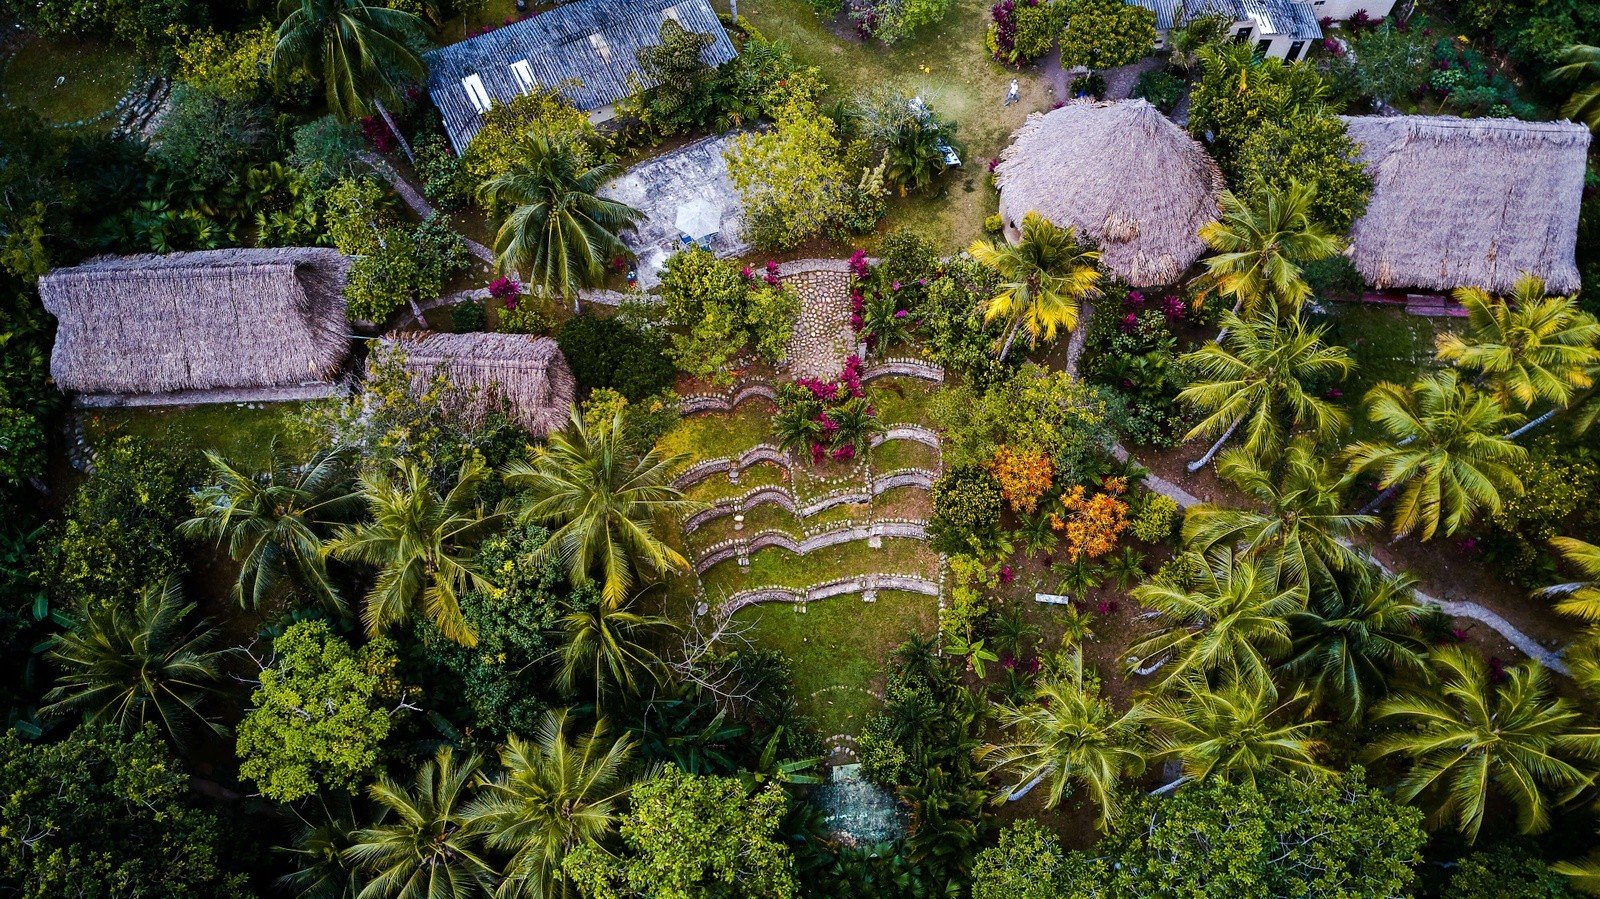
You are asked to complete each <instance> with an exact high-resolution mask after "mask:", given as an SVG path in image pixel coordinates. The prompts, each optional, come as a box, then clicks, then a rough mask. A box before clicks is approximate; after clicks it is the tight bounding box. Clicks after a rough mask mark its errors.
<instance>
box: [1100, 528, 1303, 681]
mask: <svg viewBox="0 0 1600 899" xmlns="http://www.w3.org/2000/svg"><path fill="white" fill-rule="evenodd" d="M1209 561H1210V565H1209V566H1208V567H1207V568H1206V570H1205V572H1204V573H1203V574H1201V575H1200V577H1199V579H1198V582H1197V583H1196V584H1195V585H1194V586H1193V587H1192V588H1185V587H1179V586H1174V585H1172V584H1170V583H1166V582H1164V581H1160V580H1155V581H1151V582H1149V583H1147V584H1141V585H1140V586H1138V587H1135V588H1134V590H1133V594H1132V596H1133V598H1134V600H1135V601H1136V602H1138V603H1139V604H1140V605H1142V606H1145V607H1146V608H1149V609H1151V610H1153V611H1156V612H1160V613H1161V615H1162V617H1163V619H1164V623H1163V624H1162V626H1161V627H1160V628H1158V629H1157V630H1156V631H1155V632H1154V633H1152V634H1150V635H1149V636H1147V637H1145V638H1144V639H1142V640H1140V641H1139V642H1138V643H1136V644H1134V645H1133V646H1132V647H1130V648H1129V650H1128V653H1129V655H1130V656H1131V657H1133V658H1134V659H1137V660H1139V661H1140V662H1141V663H1143V662H1148V661H1150V660H1152V659H1160V658H1162V657H1167V658H1168V661H1167V662H1166V663H1165V664H1164V665H1162V669H1163V673H1162V675H1161V679H1160V680H1159V681H1158V685H1159V686H1166V685H1168V684H1172V683H1176V682H1178V681H1180V680H1183V679H1186V678H1189V677H1194V676H1204V675H1209V674H1213V673H1215V674H1221V675H1226V676H1228V677H1230V678H1232V679H1235V680H1241V681H1245V682H1251V683H1254V682H1260V681H1266V680H1270V679H1271V662H1272V660H1273V659H1276V658H1279V657H1281V656H1283V655H1284V654H1285V653H1287V652H1288V651H1289V649H1290V648H1291V644H1290V640H1289V623H1288V621H1287V620H1286V619H1287V617H1288V616H1289V615H1290V614H1291V613H1293V612H1296V611H1298V610H1300V609H1301V608H1302V607H1303V604H1304V602H1305V600H1304V597H1303V596H1302V594H1301V592H1300V590H1299V589H1298V588H1295V587H1280V586H1279V585H1278V583H1277V576H1276V574H1275V573H1274V572H1273V571H1271V570H1270V569H1268V568H1266V567H1264V566H1262V565H1261V564H1260V563H1259V562H1256V561H1254V560H1251V559H1247V558H1242V557H1238V556H1233V555H1231V554H1228V553H1217V554H1216V555H1214V556H1212V557H1211V559H1210V560H1209Z"/></svg>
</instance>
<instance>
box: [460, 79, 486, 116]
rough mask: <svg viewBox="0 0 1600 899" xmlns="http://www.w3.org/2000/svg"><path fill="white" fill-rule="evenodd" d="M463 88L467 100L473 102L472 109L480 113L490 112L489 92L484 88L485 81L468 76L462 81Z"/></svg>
mask: <svg viewBox="0 0 1600 899" xmlns="http://www.w3.org/2000/svg"><path fill="white" fill-rule="evenodd" d="M461 87H462V88H463V89H465V90H466V92H467V99H468V100H471V101H472V108H473V109H476V110H477V111H479V112H488V111H489V92H488V91H487V90H485V89H484V87H483V79H482V78H479V77H478V76H477V75H468V76H467V77H465V78H463V79H461Z"/></svg>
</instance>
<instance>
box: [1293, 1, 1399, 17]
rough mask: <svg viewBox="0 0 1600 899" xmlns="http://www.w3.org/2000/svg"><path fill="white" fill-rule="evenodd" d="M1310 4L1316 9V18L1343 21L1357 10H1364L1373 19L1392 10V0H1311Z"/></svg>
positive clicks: (1383, 15)
mask: <svg viewBox="0 0 1600 899" xmlns="http://www.w3.org/2000/svg"><path fill="white" fill-rule="evenodd" d="M1312 6H1313V8H1314V9H1316V11H1317V18H1318V19H1334V20H1337V21H1340V22H1343V21H1344V20H1345V19H1348V18H1350V17H1351V16H1353V15H1355V14H1356V11H1357V10H1366V12H1367V15H1368V16H1370V17H1372V18H1374V19H1385V18H1388V16H1389V13H1391V12H1393V11H1394V0H1312Z"/></svg>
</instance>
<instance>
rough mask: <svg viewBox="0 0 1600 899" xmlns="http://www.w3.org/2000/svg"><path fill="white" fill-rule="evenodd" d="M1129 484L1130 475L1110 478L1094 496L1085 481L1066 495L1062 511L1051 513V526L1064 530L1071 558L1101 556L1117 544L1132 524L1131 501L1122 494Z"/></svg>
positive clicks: (1063, 499) (1067, 549) (1062, 501)
mask: <svg viewBox="0 0 1600 899" xmlns="http://www.w3.org/2000/svg"><path fill="white" fill-rule="evenodd" d="M1127 487H1128V481H1127V479H1126V478H1107V479H1106V480H1105V481H1104V482H1102V483H1101V491H1100V492H1099V493H1096V494H1094V495H1093V496H1089V495H1088V493H1087V491H1085V490H1084V489H1083V485H1081V484H1080V485H1078V486H1075V487H1073V488H1072V489H1071V490H1069V491H1067V492H1066V493H1065V494H1063V495H1062V497H1061V506H1062V512H1061V514H1059V515H1055V516H1052V517H1051V519H1050V526H1051V527H1053V528H1055V529H1056V530H1057V531H1059V532H1060V533H1061V537H1062V540H1063V541H1065V543H1066V552H1067V558H1068V559H1070V560H1072V561H1074V562H1076V561H1078V560H1079V559H1098V558H1099V557H1101V556H1103V555H1105V554H1106V553H1108V552H1111V551H1112V550H1113V549H1116V548H1117V538H1118V537H1119V536H1121V535H1122V532H1123V531H1124V530H1126V529H1127V527H1128V504H1127V503H1126V502H1124V501H1123V500H1122V498H1121V497H1122V492H1123V491H1124V490H1126V489H1127Z"/></svg>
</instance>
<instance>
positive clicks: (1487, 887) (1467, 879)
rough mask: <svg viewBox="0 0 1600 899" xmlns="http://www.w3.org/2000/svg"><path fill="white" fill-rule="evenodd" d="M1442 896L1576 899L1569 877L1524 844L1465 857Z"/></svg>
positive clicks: (1446, 898) (1452, 898)
mask: <svg viewBox="0 0 1600 899" xmlns="http://www.w3.org/2000/svg"><path fill="white" fill-rule="evenodd" d="M1441 895H1442V897H1443V899H1577V897H1578V895H1579V894H1578V893H1577V892H1576V891H1574V890H1573V889H1572V888H1571V886H1569V885H1568V883H1567V879H1566V878H1565V877H1562V876H1561V875H1560V874H1557V873H1555V872H1554V871H1552V870H1550V866H1549V865H1548V864H1545V863H1544V862H1543V861H1541V860H1540V859H1539V858H1538V856H1535V855H1534V854H1533V853H1531V852H1529V851H1528V849H1527V847H1525V846H1522V845H1501V846H1496V847H1495V848H1493V849H1485V850H1482V851H1479V852H1474V853H1472V854H1471V855H1469V856H1467V857H1466V858H1463V859H1462V860H1461V862H1460V864H1459V866H1458V867H1457V868H1456V872H1455V874H1454V875H1453V876H1452V877H1451V878H1450V883H1449V885H1447V886H1446V887H1445V889H1444V892H1443V893H1442V894H1441Z"/></svg>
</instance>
